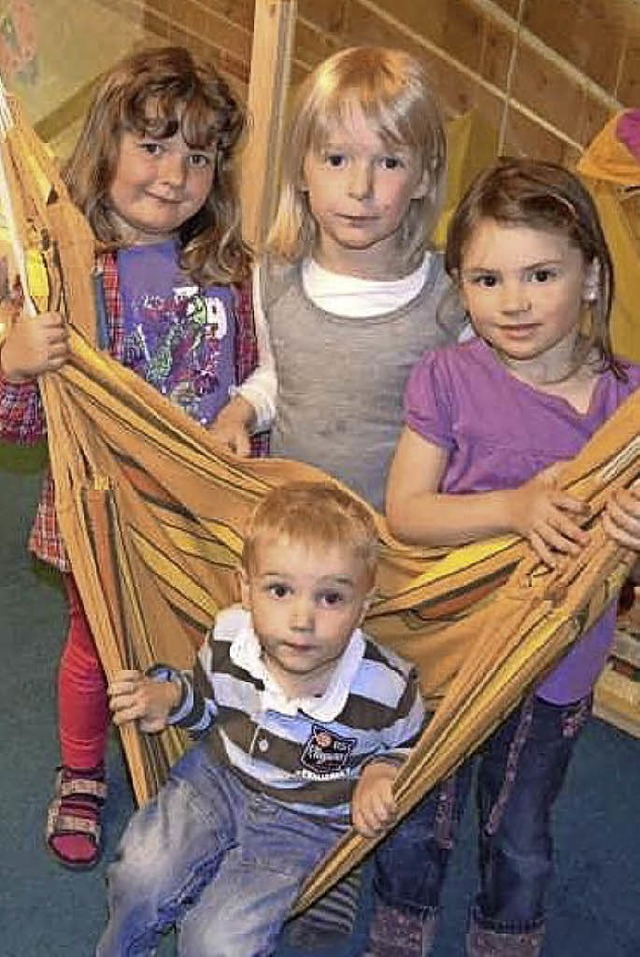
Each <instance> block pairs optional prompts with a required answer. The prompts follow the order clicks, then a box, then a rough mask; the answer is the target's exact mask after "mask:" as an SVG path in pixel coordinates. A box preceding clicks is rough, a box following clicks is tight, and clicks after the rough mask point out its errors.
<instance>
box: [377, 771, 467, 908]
mask: <svg viewBox="0 0 640 957" xmlns="http://www.w3.org/2000/svg"><path fill="white" fill-rule="evenodd" d="M471 772H472V766H471V764H470V762H467V763H466V764H464V765H463V766H462V767H461V768H460V769H459V770H458V771H457V772H456V774H454V775H452V776H451V777H450V778H447V780H446V781H444V782H443V783H442V784H439V785H437V786H436V787H435V788H434V789H433V790H432V791H430V792H429V794H428V795H427V796H426V797H425V798H424V799H423V800H422V801H421V802H420V804H418V805H417V807H415V808H414V810H413V811H411V812H410V813H409V814H408V815H407V816H406V817H405V818H404V820H403V821H401V823H400V824H399V825H398V827H397V828H396V829H395V830H394V831H392V832H391V834H390V835H389V837H388V838H386V840H384V841H383V842H382V844H380V845H379V846H378V849H377V850H376V853H375V870H374V891H375V893H376V896H377V897H379V898H380V899H381V900H382V901H384V903H385V904H390V905H392V906H393V907H397V908H399V909H400V910H404V911H406V912H408V913H409V914H411V913H416V912H417V913H418V914H419V916H432V915H434V914H435V913H436V911H437V909H438V906H439V903H440V893H441V890H442V885H443V883H444V877H445V874H446V870H447V865H448V863H449V856H450V854H451V850H452V848H453V846H454V844H455V840H456V837H457V835H458V830H459V826H460V820H461V818H462V813H463V811H464V807H465V804H466V802H467V796H468V794H469V788H470V785H471Z"/></svg>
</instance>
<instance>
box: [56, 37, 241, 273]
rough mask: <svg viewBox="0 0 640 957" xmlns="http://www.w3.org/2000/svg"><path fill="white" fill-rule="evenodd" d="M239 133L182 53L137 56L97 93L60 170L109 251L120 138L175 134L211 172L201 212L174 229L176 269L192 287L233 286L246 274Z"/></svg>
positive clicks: (225, 93) (169, 50)
mask: <svg viewBox="0 0 640 957" xmlns="http://www.w3.org/2000/svg"><path fill="white" fill-rule="evenodd" d="M150 101H152V103H153V111H152V117H150V116H149V111H148V105H149V102H150ZM244 129H245V115H244V111H243V109H242V107H241V105H240V103H239V102H238V100H237V99H236V97H235V96H234V94H233V93H232V92H231V89H230V87H229V86H228V84H227V83H226V82H225V80H224V79H223V78H222V77H221V76H220V74H219V73H218V71H217V70H216V69H215V67H213V66H212V65H211V64H209V63H205V62H204V61H201V60H198V59H197V58H196V57H195V56H193V54H191V53H190V52H189V51H188V50H186V49H184V48H183V47H157V48H153V49H148V50H140V51H139V52H137V53H133V54H132V55H130V56H128V57H126V58H125V59H123V60H121V61H120V62H119V63H118V64H117V65H116V66H115V67H114V68H113V69H112V70H111V71H110V72H109V73H108V74H107V75H106V76H105V77H104V79H103V80H102V82H101V84H100V86H99V87H98V90H97V92H96V94H95V96H94V98H93V102H92V104H91V106H90V107H89V110H88V113H87V115H86V118H85V121H84V124H83V128H82V130H81V132H80V135H79V137H78V141H77V143H76V145H75V148H74V150H73V153H72V154H71V157H70V158H69V161H68V162H67V164H66V166H65V169H64V178H65V182H66V183H67V186H68V188H69V192H70V194H71V198H72V199H73V200H74V202H75V203H76V204H77V205H78V206H79V208H80V209H81V210H82V212H83V213H84V214H85V216H86V217H87V219H88V221H89V223H90V225H91V227H92V229H93V231H94V234H95V236H96V238H97V239H98V241H99V242H101V243H103V244H106V245H117V244H118V242H119V240H120V237H119V235H118V232H117V227H116V225H115V223H114V221H113V217H112V216H111V215H110V203H109V190H110V187H111V184H112V182H113V177H114V175H115V170H116V164H117V160H118V153H119V149H120V141H121V137H122V134H123V133H124V132H132V133H138V134H142V135H151V136H153V137H157V138H160V139H163V138H165V137H171V136H173V135H175V133H176V132H177V131H178V130H181V132H182V135H183V136H184V139H185V142H186V143H187V144H188V145H189V147H190V148H191V149H203V150H205V149H206V150H213V151H214V152H215V166H214V178H213V185H212V188H211V190H210V192H209V195H208V197H207V200H206V202H205V204H204V206H203V207H202V208H201V209H200V210H199V211H198V212H197V213H196V214H195V215H194V216H192V217H191V218H190V219H189V220H187V222H186V223H184V224H183V225H182V227H181V229H180V235H179V242H180V247H181V260H180V265H181V267H182V268H183V269H184V270H185V271H186V272H187V273H188V274H189V275H190V276H191V277H192V278H193V279H194V280H195V281H196V282H198V283H207V282H216V281H217V282H230V281H232V282H233V281H239V280H241V279H243V278H245V277H246V276H247V274H248V271H249V255H248V251H247V249H246V247H245V245H244V243H243V241H242V239H241V236H240V202H239V196H238V188H237V183H236V171H235V169H234V159H235V154H236V151H237V148H238V145H239V143H240V141H241V138H242V134H243V132H244Z"/></svg>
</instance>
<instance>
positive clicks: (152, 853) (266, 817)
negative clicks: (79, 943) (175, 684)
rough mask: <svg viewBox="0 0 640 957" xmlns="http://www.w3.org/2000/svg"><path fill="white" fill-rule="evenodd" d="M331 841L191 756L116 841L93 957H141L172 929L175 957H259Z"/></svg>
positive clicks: (199, 753)
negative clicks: (104, 922) (174, 931)
mask: <svg viewBox="0 0 640 957" xmlns="http://www.w3.org/2000/svg"><path fill="white" fill-rule="evenodd" d="M339 834H340V832H339V831H338V830H337V829H336V828H332V827H329V826H327V825H326V824H318V823H316V822H314V821H310V820H308V819H306V818H304V817H303V816H302V815H300V814H297V813H294V812H293V811H290V810H288V809H287V808H286V807H284V806H282V805H280V804H278V803H277V802H275V801H272V800H271V799H269V798H266V797H264V796H263V795H260V794H258V793H256V792H253V791H251V790H249V789H248V788H246V787H244V786H243V785H242V784H241V783H240V781H239V780H238V778H237V777H236V776H235V775H234V774H233V773H232V772H231V771H229V770H227V769H226V768H221V767H219V766H217V765H215V764H214V762H213V761H212V760H211V759H210V758H209V757H208V755H207V754H206V751H205V750H204V748H203V747H202V746H196V747H195V748H193V749H192V750H191V751H190V752H189V753H188V754H187V755H185V757H184V758H182V760H181V761H179V762H178V764H177V765H176V766H175V768H174V769H173V771H172V774H171V777H170V779H169V781H168V782H167V784H166V785H165V786H164V787H163V788H162V789H161V791H160V793H159V794H158V796H157V797H156V799H155V800H153V801H151V802H150V803H149V804H147V805H145V806H144V807H143V808H141V809H140V810H139V811H137V812H136V814H134V816H133V818H132V819H131V822H130V824H129V826H128V828H127V830H126V831H125V834H124V836H123V838H122V841H121V843H120V847H119V849H118V854H117V858H116V860H115V863H113V864H112V865H111V866H110V868H109V871H108V898H109V920H108V923H107V927H106V929H105V932H104V934H103V936H102V938H101V939H100V942H99V944H98V948H97V952H96V953H97V957H134V955H135V957H142V955H151V954H153V953H154V951H155V948H156V946H157V945H158V942H159V939H160V936H161V934H162V933H163V932H165V931H166V930H168V929H169V928H171V927H172V926H173V925H174V924H176V925H177V926H178V953H179V954H180V955H181V957H267V955H269V954H271V953H272V952H273V950H274V949H275V945H276V940H277V937H278V934H279V932H280V929H281V927H282V925H283V923H284V921H285V919H286V917H287V915H288V912H289V909H290V907H291V905H292V903H293V901H294V899H295V897H296V895H297V893H298V890H299V888H300V884H301V882H302V881H303V880H304V879H305V878H306V877H307V876H308V874H309V872H310V871H311V870H312V869H313V867H314V866H315V864H316V863H317V862H318V861H319V860H320V858H321V857H322V856H323V854H325V853H326V851H328V850H329V848H330V847H331V846H332V845H333V844H334V842H335V841H336V840H337V838H338V837H339Z"/></svg>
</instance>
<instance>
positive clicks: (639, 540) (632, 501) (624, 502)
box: [602, 479, 640, 581]
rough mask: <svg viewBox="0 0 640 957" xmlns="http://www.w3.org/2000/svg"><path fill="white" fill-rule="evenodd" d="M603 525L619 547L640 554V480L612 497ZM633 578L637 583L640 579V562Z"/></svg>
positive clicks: (608, 503) (637, 563)
mask: <svg viewBox="0 0 640 957" xmlns="http://www.w3.org/2000/svg"><path fill="white" fill-rule="evenodd" d="M602 523H603V527H604V530H605V531H606V532H607V534H608V535H610V536H611V538H613V539H614V540H615V541H616V542H618V544H619V545H623V546H624V547H625V548H631V549H633V551H635V552H640V479H639V480H637V481H635V482H634V483H633V485H631V487H630V488H628V489H621V490H620V491H618V492H616V493H615V494H614V495H613V496H612V497H611V499H610V500H609V501H608V502H607V507H606V510H605V513H604V516H603V519H602ZM633 577H634V579H635V580H636V581H638V579H639V578H640V561H638V562H636V566H635V569H634V573H633Z"/></svg>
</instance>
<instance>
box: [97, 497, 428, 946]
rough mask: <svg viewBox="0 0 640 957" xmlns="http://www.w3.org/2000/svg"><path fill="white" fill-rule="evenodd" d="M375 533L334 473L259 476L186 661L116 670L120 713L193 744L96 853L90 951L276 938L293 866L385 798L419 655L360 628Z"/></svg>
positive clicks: (114, 696) (384, 806)
mask: <svg viewBox="0 0 640 957" xmlns="http://www.w3.org/2000/svg"><path fill="white" fill-rule="evenodd" d="M376 550H377V533H376V527H375V524H374V522H373V519H372V517H371V515H370V513H369V511H368V509H367V508H366V507H365V506H364V505H363V504H362V503H360V502H358V501H357V500H355V499H354V498H353V497H352V496H351V495H349V494H348V493H346V492H344V491H343V490H341V489H338V488H336V487H334V486H332V485H328V484H322V483H295V484H290V485H286V486H283V487H281V488H279V489H276V490H275V491H272V492H270V493H269V494H268V495H266V496H265V498H264V499H263V500H262V502H261V503H260V505H259V506H258V508H257V510H256V512H255V514H254V517H253V520H252V523H251V525H250V528H249V530H248V533H247V536H246V538H245V545H244V552H243V558H242V569H241V573H240V576H241V592H242V607H240V606H232V607H231V608H229V609H226V610H225V611H223V612H221V613H220V615H219V616H218V618H217V620H216V623H215V626H214V628H213V629H212V631H211V633H210V635H209V637H208V639H207V641H206V642H205V644H204V645H203V647H202V649H201V650H200V652H199V655H198V660H197V662H196V664H195V668H194V671H193V672H176V671H174V670H173V669H171V668H167V667H165V666H164V665H156V666H154V667H153V668H152V669H151V670H150V672H149V673H147V674H146V675H143V674H142V673H140V672H135V671H125V672H123V673H122V674H120V675H118V676H117V677H116V678H115V680H114V682H113V684H112V686H111V688H110V695H111V707H112V709H113V712H114V720H115V721H116V723H117V724H122V723H123V722H125V721H132V720H137V721H139V722H140V725H141V728H142V729H144V730H146V731H149V732H154V731H158V730H161V729H162V728H164V727H165V726H166V724H167V723H171V724H177V725H179V726H181V727H183V728H186V729H187V730H189V731H190V732H191V733H192V734H194V735H195V736H196V737H198V738H199V743H198V744H197V745H196V746H195V747H194V748H192V749H191V751H190V752H188V753H187V755H186V756H185V757H184V758H183V759H182V760H181V761H180V762H179V763H178V764H177V765H176V766H175V767H174V768H173V769H172V772H171V776H170V779H169V781H168V782H167V784H166V785H165V786H164V787H163V788H162V789H161V791H160V793H159V795H158V797H157V798H156V799H155V800H154V801H152V802H151V803H150V804H148V805H146V806H145V807H144V808H142V809H141V810H139V811H138V812H137V813H136V814H135V815H134V817H133V818H132V821H131V823H130V825H129V827H128V829H127V831H126V832H125V835H124V837H123V840H122V842H121V846H120V849H119V851H118V854H117V858H116V862H115V863H114V864H113V865H112V866H111V867H110V868H109V876H108V883H109V921H108V925H107V928H106V930H105V933H104V935H103V937H102V939H101V941H100V944H99V945H98V950H97V954H98V957H121V955H122V954H129V953H133V952H134V951H135V953H136V954H139V955H141V957H142V955H144V954H152V953H155V947H156V945H157V943H158V941H159V938H160V935H161V934H162V933H163V932H165V931H166V930H168V929H169V928H170V927H172V926H173V925H174V924H176V923H177V922H178V923H179V927H180V932H179V940H180V954H182V955H183V957H207V955H210V957H214V955H220V954H224V955H225V957H261V955H263V954H268V953H272V952H273V950H274V948H275V945H276V940H277V937H278V935H279V932H280V929H281V927H282V925H283V923H284V921H285V919H286V917H287V914H288V911H289V909H290V907H291V904H292V902H293V900H294V899H295V897H296V894H297V892H298V890H299V888H300V884H301V882H302V881H303V880H304V878H305V877H306V876H307V875H308V873H309V872H310V871H311V869H312V868H313V866H314V865H315V864H316V863H317V862H318V861H319V859H320V857H321V856H322V855H323V854H324V853H325V852H326V851H328V850H329V848H330V847H331V845H332V843H333V842H334V841H335V840H336V839H337V837H338V836H339V835H340V834H341V833H342V831H343V830H344V829H345V828H346V827H347V826H348V824H349V822H350V820H351V821H352V822H353V824H354V825H355V827H357V828H358V830H359V831H361V832H362V833H363V834H367V835H374V834H376V833H378V832H379V831H380V830H382V829H384V828H386V827H387V826H388V825H389V824H390V823H391V822H392V821H393V817H394V814H395V802H394V799H393V795H392V783H393V780H394V778H395V775H396V772H397V764H398V762H399V761H401V760H402V759H403V757H404V755H405V754H406V749H407V748H408V747H409V746H410V745H411V744H412V743H413V742H414V740H415V739H416V737H417V735H418V734H419V733H420V731H421V728H422V726H423V721H424V710H423V705H422V701H421V695H420V691H419V688H418V683H417V679H416V675H415V671H414V670H413V669H412V668H411V666H409V665H408V664H407V663H406V662H404V661H402V659H400V658H398V657H397V656H396V655H394V654H393V653H391V652H389V651H387V650H385V649H382V648H380V647H379V646H378V645H376V644H375V643H374V642H373V641H371V640H370V639H369V638H368V637H367V636H366V635H365V634H364V633H363V632H362V631H361V629H360V625H361V623H362V620H363V618H364V615H365V612H366V610H367V608H368V605H369V602H370V600H371V597H372V589H373V587H374V581H375V572H376Z"/></svg>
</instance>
